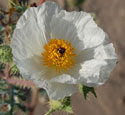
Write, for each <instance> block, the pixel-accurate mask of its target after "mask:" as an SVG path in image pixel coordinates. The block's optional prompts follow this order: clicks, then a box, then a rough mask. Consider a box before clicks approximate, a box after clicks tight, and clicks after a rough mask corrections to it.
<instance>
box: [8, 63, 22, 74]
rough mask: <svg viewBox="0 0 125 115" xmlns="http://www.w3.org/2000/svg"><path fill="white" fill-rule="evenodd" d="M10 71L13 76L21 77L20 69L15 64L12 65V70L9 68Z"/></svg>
mask: <svg viewBox="0 0 125 115" xmlns="http://www.w3.org/2000/svg"><path fill="white" fill-rule="evenodd" d="M9 69H10V70H11V73H10V74H11V75H17V74H18V75H19V73H20V72H19V69H18V68H17V66H16V65H15V64H14V63H12V64H11V66H10V68H9Z"/></svg>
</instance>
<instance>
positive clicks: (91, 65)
mask: <svg viewBox="0 0 125 115" xmlns="http://www.w3.org/2000/svg"><path fill="white" fill-rule="evenodd" d="M106 42H107V41H106ZM106 42H105V43H104V44H105V45H100V46H98V47H97V48H89V49H85V50H83V51H82V52H80V54H79V57H78V59H77V64H76V65H75V66H74V67H73V68H72V69H69V70H67V72H65V74H63V75H60V76H57V77H55V78H53V79H52V80H51V81H52V82H59V83H69V84H78V83H84V84H86V85H90V84H92V85H99V84H103V83H104V82H105V81H106V80H107V79H108V78H109V76H110V72H111V71H112V69H113V68H114V67H115V65H116V62H117V56H116V53H115V49H114V47H113V44H112V43H109V42H107V43H106ZM108 43H109V44H108ZM97 68H98V69H97ZM102 68H103V69H102ZM102 71H104V73H103V72H102ZM96 73H98V76H97V75H95V74H96ZM103 74H104V75H103ZM89 79H92V80H93V81H91V80H90V81H88V80H89Z"/></svg>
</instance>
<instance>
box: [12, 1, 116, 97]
mask: <svg viewBox="0 0 125 115" xmlns="http://www.w3.org/2000/svg"><path fill="white" fill-rule="evenodd" d="M11 47H12V52H13V59H14V62H15V63H16V65H17V67H18V68H19V70H20V72H21V74H22V75H23V76H24V77H26V78H28V79H30V80H32V81H33V82H34V83H35V84H36V85H37V86H39V87H40V88H45V89H46V91H47V93H48V95H49V97H50V98H51V99H60V98H63V97H65V96H69V95H71V94H73V93H75V92H76V91H77V88H76V87H75V85H74V84H80V83H81V84H84V85H86V86H91V87H92V86H97V85H102V84H103V83H104V82H105V81H106V80H107V79H108V78H109V75H110V72H111V71H112V69H113V68H114V67H115V65H116V61H117V57H116V54H115V51H114V48H113V44H112V43H111V42H110V41H109V38H108V36H107V34H106V33H105V32H104V31H103V30H102V29H101V28H99V27H98V26H97V24H96V23H95V22H94V21H93V18H92V17H91V15H90V14H89V13H86V12H67V11H65V10H63V9H61V8H60V7H59V6H58V5H57V4H56V3H55V2H45V3H43V4H42V5H41V6H39V7H32V8H29V9H28V10H27V11H26V12H25V13H24V14H23V15H22V16H21V18H20V19H19V21H18V23H17V25H16V29H15V31H14V34H13V37H12V41H11Z"/></svg>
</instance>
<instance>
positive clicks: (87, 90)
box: [79, 84, 97, 99]
mask: <svg viewBox="0 0 125 115" xmlns="http://www.w3.org/2000/svg"><path fill="white" fill-rule="evenodd" d="M79 90H80V92H81V93H83V95H84V98H85V99H87V97H88V93H90V92H91V93H92V94H93V95H94V96H95V97H97V95H96V92H95V89H94V87H88V86H85V85H82V84H80V85H79Z"/></svg>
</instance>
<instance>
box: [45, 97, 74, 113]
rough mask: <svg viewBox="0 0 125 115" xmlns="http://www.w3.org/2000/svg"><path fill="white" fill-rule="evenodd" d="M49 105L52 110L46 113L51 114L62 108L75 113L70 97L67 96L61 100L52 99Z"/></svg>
mask: <svg viewBox="0 0 125 115" xmlns="http://www.w3.org/2000/svg"><path fill="white" fill-rule="evenodd" d="M49 106H50V110H49V112H47V113H46V114H45V115H50V114H51V113H53V112H55V111H57V110H62V111H65V112H68V113H73V111H72V107H71V100H70V97H66V98H64V99H61V100H50V101H49Z"/></svg>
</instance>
